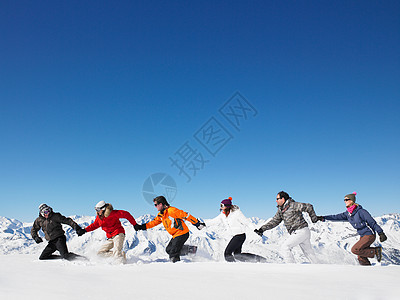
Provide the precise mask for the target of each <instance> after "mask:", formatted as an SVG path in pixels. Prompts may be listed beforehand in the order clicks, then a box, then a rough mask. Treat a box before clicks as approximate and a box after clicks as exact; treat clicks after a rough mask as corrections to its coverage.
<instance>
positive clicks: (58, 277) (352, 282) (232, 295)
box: [0, 254, 400, 300]
mask: <svg viewBox="0 0 400 300" xmlns="http://www.w3.org/2000/svg"><path fill="white" fill-rule="evenodd" d="M0 264H1V266H2V272H1V273H0V298H1V299H44V298H47V296H48V295H57V298H56V299H69V300H70V299H128V298H132V299H161V298H173V297H174V296H178V297H179V298H189V299H204V300H205V299H220V300H222V299H248V298H251V299H267V298H268V299H273V298H279V299H385V300H390V299H399V295H400V287H399V284H398V278H399V275H400V267H399V266H397V265H391V266H375V267H362V266H353V265H322V264H318V265H312V264H275V263H267V264H251V263H226V262H178V263H176V264H172V263H169V262H167V263H161V262H154V263H148V264H146V263H142V264H137V263H133V264H125V265H113V264H108V263H106V262H102V263H101V262H95V263H93V262H91V261H89V262H81V261H79V262H67V261H63V260H54V261H39V260H37V257H36V256H35V255H32V254H29V255H21V254H19V255H2V256H0Z"/></svg>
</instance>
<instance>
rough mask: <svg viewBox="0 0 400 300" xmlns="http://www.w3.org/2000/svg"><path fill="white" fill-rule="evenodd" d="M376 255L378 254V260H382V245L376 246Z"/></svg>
mask: <svg viewBox="0 0 400 300" xmlns="http://www.w3.org/2000/svg"><path fill="white" fill-rule="evenodd" d="M375 256H376V260H377V261H378V262H381V260H382V247H376V248H375Z"/></svg>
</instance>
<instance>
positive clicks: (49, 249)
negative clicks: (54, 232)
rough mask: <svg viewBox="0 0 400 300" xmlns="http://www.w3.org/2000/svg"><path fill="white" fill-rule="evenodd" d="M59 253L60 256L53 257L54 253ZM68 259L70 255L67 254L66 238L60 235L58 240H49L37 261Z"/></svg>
mask: <svg viewBox="0 0 400 300" xmlns="http://www.w3.org/2000/svg"><path fill="white" fill-rule="evenodd" d="M56 250H58V252H60V256H58V255H53V253H54V252H56ZM69 257H70V253H69V252H68V248H67V238H66V237H65V235H62V236H60V237H58V238H55V239H53V240H50V241H49V243H48V244H47V246H46V248H44V250H43V252H42V254H41V255H40V257H39V259H40V260H44V259H56V258H64V259H68V258H69Z"/></svg>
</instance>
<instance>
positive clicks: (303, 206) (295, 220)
mask: <svg viewBox="0 0 400 300" xmlns="http://www.w3.org/2000/svg"><path fill="white" fill-rule="evenodd" d="M303 212H307V213H308V215H309V216H310V218H311V221H312V222H313V223H316V222H317V215H316V214H315V211H314V208H313V206H312V205H311V204H309V203H300V202H295V201H294V200H293V199H292V198H289V199H287V200H286V202H285V203H284V205H283V206H279V207H278V211H277V213H276V214H275V216H274V217H273V218H272V219H271V220H270V221H269V222H268V223H266V224H265V225H263V226H261V228H260V230H262V231H265V230H269V229H272V228H274V227H276V226H278V225H279V224H280V223H281V222H282V221H283V223H284V224H285V227H286V229H287V230H288V232H289V234H292V233H293V232H295V231H296V230H297V229H301V228H304V227H307V226H308V224H307V221H306V220H304V218H303Z"/></svg>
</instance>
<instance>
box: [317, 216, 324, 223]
mask: <svg viewBox="0 0 400 300" xmlns="http://www.w3.org/2000/svg"><path fill="white" fill-rule="evenodd" d="M318 221H321V222H324V221H325V219H324V217H323V216H317V222H318Z"/></svg>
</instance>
